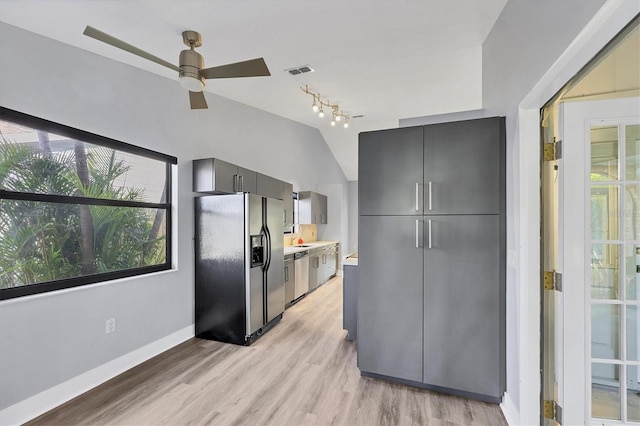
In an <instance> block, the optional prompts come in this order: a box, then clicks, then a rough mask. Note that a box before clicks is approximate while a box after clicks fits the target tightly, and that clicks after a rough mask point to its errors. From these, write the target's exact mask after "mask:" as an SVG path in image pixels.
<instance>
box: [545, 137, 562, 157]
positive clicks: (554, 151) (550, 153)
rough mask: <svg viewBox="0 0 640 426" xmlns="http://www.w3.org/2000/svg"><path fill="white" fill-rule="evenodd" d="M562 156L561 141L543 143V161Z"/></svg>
mask: <svg viewBox="0 0 640 426" xmlns="http://www.w3.org/2000/svg"><path fill="white" fill-rule="evenodd" d="M560 158H562V141H556V138H553V142H550V143H545V144H544V161H553V160H559V159H560Z"/></svg>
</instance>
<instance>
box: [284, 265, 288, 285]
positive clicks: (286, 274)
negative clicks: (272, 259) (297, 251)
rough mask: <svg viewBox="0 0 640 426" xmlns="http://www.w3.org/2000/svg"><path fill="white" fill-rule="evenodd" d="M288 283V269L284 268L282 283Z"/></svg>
mask: <svg viewBox="0 0 640 426" xmlns="http://www.w3.org/2000/svg"><path fill="white" fill-rule="evenodd" d="M287 281H289V267H285V268H284V282H285V283H286V282H287Z"/></svg>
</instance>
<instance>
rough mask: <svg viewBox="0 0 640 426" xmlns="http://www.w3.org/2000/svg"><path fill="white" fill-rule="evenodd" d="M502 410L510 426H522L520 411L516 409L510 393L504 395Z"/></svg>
mask: <svg viewBox="0 0 640 426" xmlns="http://www.w3.org/2000/svg"><path fill="white" fill-rule="evenodd" d="M500 408H501V409H502V414H504V418H505V419H506V420H507V423H508V424H509V425H510V426H516V425H519V424H520V410H518V408H517V407H516V405H515V404H514V403H513V400H512V399H511V396H510V395H509V394H508V393H505V394H504V397H503V398H502V404H500Z"/></svg>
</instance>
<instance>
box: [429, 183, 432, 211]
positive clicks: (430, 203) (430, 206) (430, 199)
mask: <svg viewBox="0 0 640 426" xmlns="http://www.w3.org/2000/svg"><path fill="white" fill-rule="evenodd" d="M431 184H432V182H429V210H432V207H433V204H432V202H431V201H432V198H431Z"/></svg>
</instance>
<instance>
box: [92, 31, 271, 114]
mask: <svg viewBox="0 0 640 426" xmlns="http://www.w3.org/2000/svg"><path fill="white" fill-rule="evenodd" d="M83 34H84V35H86V36H89V37H92V38H95V39H96V40H99V41H102V42H104V43H107V44H110V45H112V46H114V47H117V48H118V49H122V50H125V51H127V52H129V53H133V54H134V55H138V56H140V57H142V58H145V59H148V60H150V61H153V62H155V63H157V64H160V65H163V66H165V67H167V68H170V69H172V70H174V71H178V73H179V76H180V84H181V85H182V87H184V88H185V89H187V90H188V91H189V101H190V103H191V109H206V108H207V101H206V100H205V98H204V93H202V91H203V89H204V85H205V79H212V78H235V77H260V76H270V75H271V73H270V72H269V68H267V64H265V62H264V59H263V58H256V59H251V60H248V61H242V62H235V63H233V64H227V65H220V66H217V67H211V68H205V69H203V67H204V59H203V58H202V55H200V54H199V53H198V52H196V51H195V50H194V48H196V47H200V46H202V38H201V37H200V34H199V33H197V32H195V31H184V32H183V33H182V41H183V42H184V44H185V45H187V46H188V47H189V49H186V50H183V51H182V52H180V65H179V66H176V65H174V64H172V63H171V62H167V61H165V60H164V59H160V58H158V57H157V56H154V55H152V54H150V53H148V52H145V51H144V50H142V49H139V48H137V47H135V46H132V45H130V44H129V43H126V42H124V41H122V40H120V39H117V38H115V37H113V36H110V35H109V34H106V33H103V32H102V31H100V30H97V29H95V28H93V27H91V26H87V28H85V29H84V32H83Z"/></svg>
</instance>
